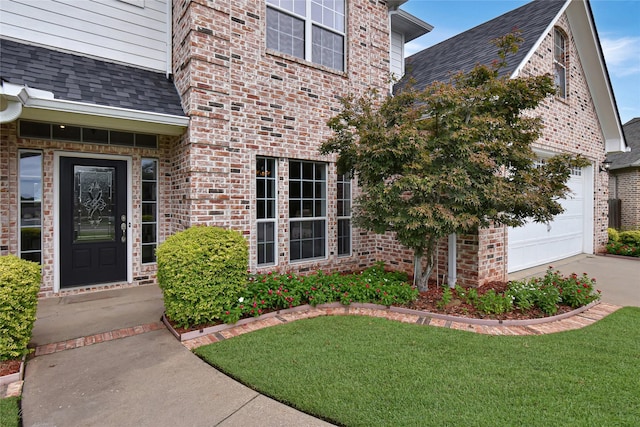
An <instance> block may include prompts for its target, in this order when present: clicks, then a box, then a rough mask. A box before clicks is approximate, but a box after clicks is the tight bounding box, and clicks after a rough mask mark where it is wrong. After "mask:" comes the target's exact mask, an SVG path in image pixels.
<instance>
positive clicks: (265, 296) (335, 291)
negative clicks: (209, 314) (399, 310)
mask: <svg viewBox="0 0 640 427" xmlns="http://www.w3.org/2000/svg"><path fill="white" fill-rule="evenodd" d="M417 295H418V291H417V290H416V289H414V288H412V287H411V285H410V284H409V283H408V281H407V276H406V274H404V273H398V272H387V271H385V270H384V264H382V263H378V264H376V265H375V266H373V267H371V268H368V269H366V270H364V271H362V272H360V273H354V274H341V273H332V274H326V273H324V272H322V271H319V272H317V273H315V274H310V275H308V276H299V275H296V274H293V273H288V272H285V273H278V272H267V273H257V274H251V275H249V278H248V281H247V284H246V286H245V287H244V289H243V291H242V292H241V294H240V297H239V298H238V299H237V301H236V300H234V301H233V302H232V303H231V304H228V305H227V306H226V307H225V309H224V311H223V313H222V315H221V319H222V321H224V322H225V323H235V322H237V321H238V320H239V319H240V318H242V317H251V316H260V315H262V314H264V313H267V312H270V311H275V310H281V309H286V308H292V307H295V306H298V305H302V304H310V305H312V306H316V305H318V304H324V303H330V302H340V303H342V304H344V305H349V304H351V303H354V302H360V303H374V304H381V305H387V306H388V305H391V304H404V303H407V302H409V301H413V300H415V299H416V298H417Z"/></svg>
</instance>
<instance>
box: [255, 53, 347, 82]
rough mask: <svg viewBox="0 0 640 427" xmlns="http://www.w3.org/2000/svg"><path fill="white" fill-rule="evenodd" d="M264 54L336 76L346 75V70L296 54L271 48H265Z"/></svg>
mask: <svg viewBox="0 0 640 427" xmlns="http://www.w3.org/2000/svg"><path fill="white" fill-rule="evenodd" d="M266 54H267V56H273V57H275V58H280V59H284V60H286V61H288V62H293V63H295V64H299V65H303V66H306V67H309V68H315V69H317V70H319V71H323V72H325V73H329V74H334V75H336V76H340V77H344V78H346V77H347V72H346V71H340V70H336V69H334V68H329V67H326V66H324V65H320V64H316V63H315V62H311V61H307V60H306V59H301V58H298V57H297V56H293V55H288V54H286V53H282V52H278V51H277V50H273V49H267V50H266Z"/></svg>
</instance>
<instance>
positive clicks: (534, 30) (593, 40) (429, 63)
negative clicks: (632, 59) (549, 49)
mask: <svg viewBox="0 0 640 427" xmlns="http://www.w3.org/2000/svg"><path fill="white" fill-rule="evenodd" d="M563 13H566V16H567V19H568V20H569V23H570V26H571V31H572V33H573V36H574V40H575V44H576V46H577V50H578V55H579V57H580V59H581V61H582V63H583V68H584V71H585V77H586V80H587V84H588V86H589V91H590V93H591V97H592V99H593V102H594V105H595V109H596V113H597V115H598V119H599V122H600V126H601V128H602V133H603V138H604V140H605V145H606V151H607V152H617V151H624V150H625V149H626V145H625V142H624V134H623V132H622V124H621V123H620V117H619V115H618V108H617V105H616V102H615V97H614V94H613V89H612V87H611V82H610V80H609V74H608V71H607V67H606V64H605V61H604V56H603V54H602V48H601V46H600V42H599V39H598V35H597V31H596V28H595V24H594V21H593V14H592V12H591V6H590V5H589V1H588V0H563V1H559V0H558V1H557V0H534V1H532V2H531V3H527V4H525V5H524V6H521V7H519V8H517V9H515V10H512V11H511V12H507V13H505V14H504V15H501V16H499V17H497V18H494V19H492V20H490V21H488V22H485V23H484V24H481V25H478V26H477V27H474V28H472V29H470V30H468V31H465V32H464V33H461V34H458V35H457V36H454V37H452V38H450V39H448V40H445V41H443V42H441V43H439V44H437V45H435V46H432V47H430V48H427V49H425V50H423V51H421V52H418V53H416V54H414V55H412V56H410V57H409V58H407V59H406V65H405V67H406V74H405V76H404V78H403V79H402V80H401V81H400V82H399V83H398V84H397V85H396V86H395V88H394V90H396V91H397V90H402V88H403V87H405V86H406V85H407V83H408V82H409V81H410V80H413V82H414V87H416V88H417V89H423V88H425V87H426V86H428V85H429V84H431V83H433V82H434V81H449V79H450V77H451V75H452V74H454V73H456V72H459V71H463V72H468V71H470V70H471V69H472V68H473V67H474V66H475V65H476V64H489V63H491V62H492V61H493V60H495V59H496V58H498V55H497V54H498V48H497V47H496V46H494V45H493V44H492V43H491V40H494V39H496V38H498V37H502V36H504V35H505V34H507V33H509V32H511V31H513V30H514V29H517V30H520V31H521V35H522V37H523V39H524V43H523V44H522V45H521V46H520V49H519V50H518V52H517V53H516V54H515V55H511V56H509V57H508V58H507V66H506V67H505V68H503V69H502V70H501V74H502V75H508V76H510V77H515V76H517V75H518V73H519V72H520V70H521V69H522V68H523V67H524V66H525V65H526V64H527V61H528V60H529V58H530V57H531V56H532V55H533V54H534V53H535V51H536V49H537V48H538V47H539V46H540V44H541V42H542V40H543V39H544V37H545V36H546V35H547V34H548V33H549V31H550V30H551V29H552V28H553V26H554V25H555V24H556V23H557V21H558V19H560V17H561V16H562V14H563Z"/></svg>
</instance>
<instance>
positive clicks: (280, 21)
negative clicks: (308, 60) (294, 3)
mask: <svg viewBox="0 0 640 427" xmlns="http://www.w3.org/2000/svg"><path fill="white" fill-rule="evenodd" d="M267 48H268V49H274V50H277V51H279V52H282V53H286V54H289V55H293V56H297V57H299V58H304V21H303V20H300V19H298V18H295V17H293V16H291V15H287V14H286V13H284V12H280V11H277V10H275V9H272V8H269V7H268V8H267Z"/></svg>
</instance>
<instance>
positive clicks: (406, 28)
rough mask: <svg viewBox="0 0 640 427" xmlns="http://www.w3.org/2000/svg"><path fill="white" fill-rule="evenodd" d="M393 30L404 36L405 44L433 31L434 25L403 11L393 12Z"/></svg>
mask: <svg viewBox="0 0 640 427" xmlns="http://www.w3.org/2000/svg"><path fill="white" fill-rule="evenodd" d="M389 13H390V15H391V30H392V31H397V32H399V33H402V34H404V41H405V43H408V42H410V41H411V40H414V39H417V38H418V37H420V36H423V35H425V34H427V33H428V32H430V31H431V30H433V25H431V24H429V23H427V22H424V21H423V20H422V19H420V18H418V17H416V16H414V15H412V14H410V13H409V12H406V11H404V10H402V9H397V10H392V11H390V12H389Z"/></svg>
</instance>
